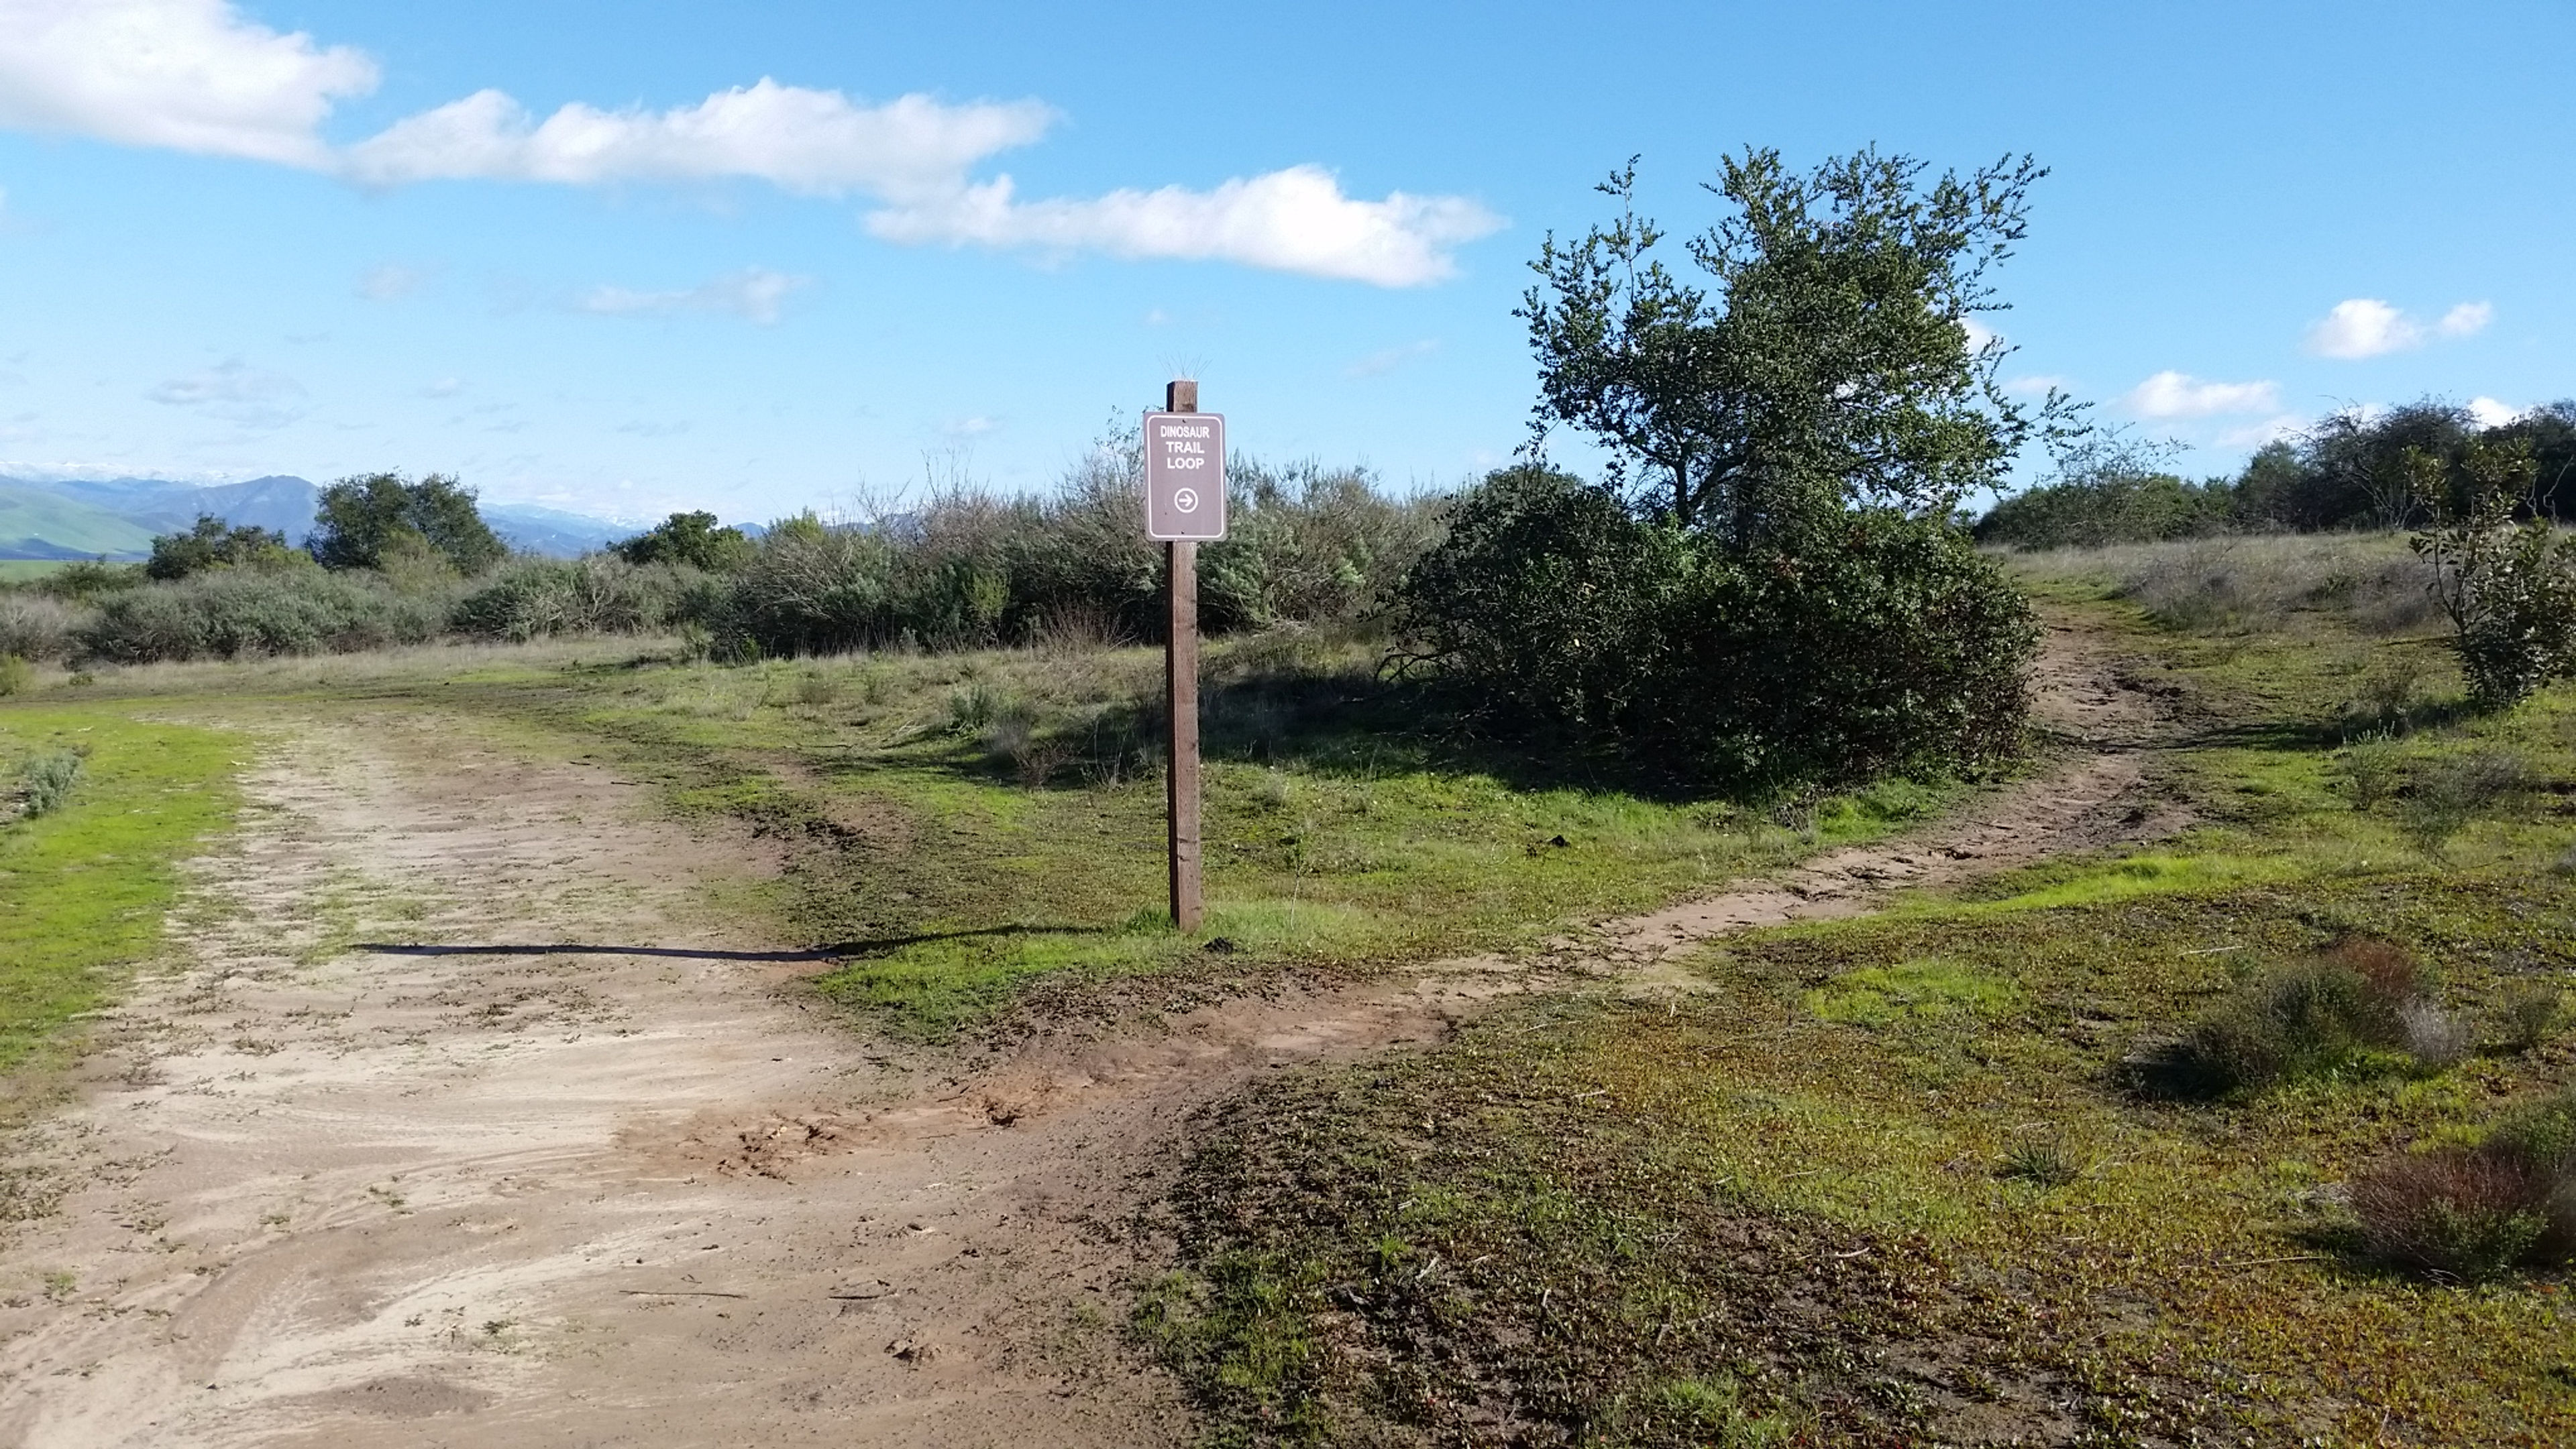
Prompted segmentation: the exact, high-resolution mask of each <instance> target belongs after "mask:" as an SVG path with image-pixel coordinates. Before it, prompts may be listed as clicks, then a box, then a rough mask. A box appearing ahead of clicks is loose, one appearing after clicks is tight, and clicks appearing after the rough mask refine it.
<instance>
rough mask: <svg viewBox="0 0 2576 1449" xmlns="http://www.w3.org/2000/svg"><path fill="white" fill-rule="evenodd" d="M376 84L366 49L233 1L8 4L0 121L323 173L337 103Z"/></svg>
mask: <svg viewBox="0 0 2576 1449" xmlns="http://www.w3.org/2000/svg"><path fill="white" fill-rule="evenodd" d="M375 86H376V64H375V62H374V61H372V60H370V59H368V58H367V57H366V56H365V55H364V54H363V53H361V52H359V51H357V50H354V49H352V48H350V47H348V46H332V47H330V48H328V49H325V48H323V47H321V46H319V45H317V44H315V42H314V40H313V37H311V36H309V35H306V34H304V33H302V32H300V31H299V32H296V33H294V34H291V35H281V34H279V33H278V32H276V31H274V30H271V29H269V28H268V27H266V26H264V25H260V24H257V23H255V22H253V21H250V20H246V19H244V18H243V17H242V16H241V15H239V14H238V13H236V12H235V11H234V10H233V8H232V6H230V5H229V4H226V3H225V0H0V125H6V126H12V127H16V128H19V129H22V130H33V131H54V132H67V133H70V134H73V135H81V136H94V137H97V138H98V139H100V140H103V141H114V142H118V143H121V144H123V145H129V146H158V147H163V148H166V149H169V150H174V151H192V152H196V153H198V154H201V155H209V156H238V157H245V158H247V159H250V160H254V161H272V162H276V163H279V164H281V165H287V166H303V167H309V168H313V169H316V170H319V169H323V168H327V167H329V166H330V165H332V164H333V157H332V154H331V149H330V147H328V146H327V145H325V144H324V143H323V142H322V140H321V138H320V135H319V127H320V126H321V124H322V121H323V120H324V118H325V117H327V116H328V115H329V114H330V113H331V107H332V106H333V104H335V103H336V102H337V101H339V100H341V99H342V98H345V97H350V96H361V95H365V94H366V93H368V92H369V91H372V90H374V89H375Z"/></svg>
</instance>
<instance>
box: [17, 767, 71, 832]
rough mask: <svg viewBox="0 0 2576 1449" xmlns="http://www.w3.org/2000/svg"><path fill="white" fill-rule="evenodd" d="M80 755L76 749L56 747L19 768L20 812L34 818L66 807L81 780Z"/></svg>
mask: <svg viewBox="0 0 2576 1449" xmlns="http://www.w3.org/2000/svg"><path fill="white" fill-rule="evenodd" d="M81 764H82V761H81V757H80V753H79V752H78V751H76V750H55V751H53V752H51V753H48V754H42V755H38V756H36V757H35V758H34V759H32V760H29V761H27V762H26V763H25V764H23V765H21V766H19V767H18V813H19V815H20V817H21V818H23V819H28V820H33V819H34V818H36V817H37V816H39V815H50V814H52V813H54V812H55V811H57V810H60V809H61V808H63V804H64V802H65V801H67V800H69V799H71V797H72V787H73V786H75V785H77V784H79V783H80V777H81Z"/></svg>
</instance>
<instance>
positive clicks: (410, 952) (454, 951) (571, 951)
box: [349, 924, 1107, 963]
mask: <svg viewBox="0 0 2576 1449" xmlns="http://www.w3.org/2000/svg"><path fill="white" fill-rule="evenodd" d="M1106 929H1107V928H1106V927H1102V926H1065V925H1052V926H1049V925H1027V924H1014V925H1008V926H981V927H977V928H976V929H973V930H968V931H925V932H922V933H920V934H918V935H910V936H876V937H870V938H868V939H865V940H857V941H835V942H832V943H830V944H828V945H822V946H809V947H806V948H804V949H802V950H784V951H726V950H719V949H716V948H714V947H703V946H613V945H601V944H599V943H596V942H587V941H555V942H533V941H529V942H505V941H483V942H437V943H430V942H398V941H358V942H354V943H352V944H351V946H350V948H349V949H350V950H353V951H372V952H375V953H376V954H377V955H380V956H671V957H679V958H681V959H684V960H691V961H775V962H791V963H792V962H824V961H843V960H849V959H852V958H855V957H861V956H875V955H881V954H883V953H885V952H887V951H896V950H901V949H902V948H904V947H906V946H920V945H925V944H927V943H929V942H932V941H959V940H965V939H968V938H970V937H976V936H1097V935H1102V934H1105V932H1106Z"/></svg>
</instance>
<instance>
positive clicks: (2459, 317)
mask: <svg viewBox="0 0 2576 1449" xmlns="http://www.w3.org/2000/svg"><path fill="white" fill-rule="evenodd" d="M2494 320H2495V307H2494V305H2493V304H2492V303H2488V302H2462V303H2461V304H2460V305H2458V306H2456V307H2454V308H2452V309H2451V310H2450V311H2448V312H2445V313H2443V314H2442V320H2441V321H2439V322H2436V323H2434V324H2433V330H2434V331H2436V332H2439V333H2441V334H2442V335H2443V336H2445V337H2467V336H2470V335H2472V334H2474V333H2478V332H2483V331H2485V330H2486V325H2487V324H2488V323H2490V322H2493V321H2494Z"/></svg>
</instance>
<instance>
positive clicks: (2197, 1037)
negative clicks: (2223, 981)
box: [2129, 940, 2454, 1097]
mask: <svg viewBox="0 0 2576 1449" xmlns="http://www.w3.org/2000/svg"><path fill="white" fill-rule="evenodd" d="M2426 1005H2428V1003H2426V1002H2424V1001H2423V999H2422V997H2421V996H2420V995H2419V992H2418V986H2417V981H2416V968H2415V962H2414V960H2413V959H2412V958H2411V957H2409V956H2407V955H2406V953H2405V952H2403V951H2401V950H2399V949H2397V948H2396V947H2394V946H2391V945H2389V944H2387V943H2386V942H2381V941H2362V940H2352V941H2344V942H2340V943H2338V944H2337V945H2335V946H2334V947H2333V948H2331V949H2330V950H2328V951H2326V952H2324V953H2323V954H2321V955H2317V956H2313V957H2310V958H2308V959H2306V960H2303V961H2296V962H2292V963H2290V964H2288V965H2286V966H2282V967H2278V968H2275V969H2273V970H2271V971H2268V972H2266V973H2264V974H2263V975H2261V976H2258V977H2256V978H2255V979H2254V980H2251V981H2248V982H2246V983H2245V984H2244V985H2242V986H2240V987H2238V988H2236V989H2235V990H2234V991H2231V992H2229V993H2228V994H2227V995H2226V996H2225V997H2224V998H2222V999H2221V1000H2220V1001H2219V1002H2218V1003H2217V1004H2216V1005H2214V1006H2212V1007H2211V1008H2210V1009H2209V1010H2208V1011H2206V1012H2204V1013H2202V1014H2201V1016H2200V1018H2199V1019H2198V1020H2196V1021H2194V1022H2193V1023H2192V1024H2191V1025H2190V1027H2189V1028H2187V1029H2186V1030H2185V1031H2184V1032H2183V1034H2182V1036H2181V1037H2180V1038H2178V1039H2176V1040H2173V1041H2168V1042H2160V1043H2155V1044H2153V1045H2151V1046H2150V1047H2149V1048H2148V1049H2147V1050H2145V1051H2144V1052H2142V1053H2141V1054H2140V1055H2138V1056H2137V1057H2135V1058H2133V1059H2132V1060H2131V1062H2130V1063H2129V1068H2130V1070H2131V1072H2132V1073H2133V1074H2134V1076H2135V1077H2136V1079H2137V1081H2138V1083H2139V1085H2141V1086H2142V1087H2145V1088H2146V1089H2147V1090H2149V1091H2151V1092H2154V1093H2156V1094H2158V1095H2163V1096H2176V1097H2224V1096H2229V1095H2232V1094H2236V1093H2243V1092H2254V1091H2260V1090H2262V1089H2263V1088H2266V1087H2270V1086H2274V1085H2277V1084H2279V1083H2282V1082H2287V1081H2294V1080H2297V1079H2299V1078H2303V1077H2314V1076H2322V1075H2325V1074H2327V1073H2330V1072H2333V1071H2335V1070H2337V1069H2339V1068H2341V1067H2343V1066H2345V1065H2346V1064H2348V1063H2350V1062H2351V1061H2352V1060H2353V1059H2354V1058H2355V1056H2357V1055H2358V1054H2360V1053H2361V1052H2362V1051H2364V1050H2366V1049H2369V1048H2374V1047H2378V1048H2387V1049H2390V1050H2405V1049H2407V1048H2409V1047H2410V1045H2415V1044H2417V1043H2416V1040H2415V1039H2417V1038H2420V1039H2421V1042H2420V1044H2421V1046H2422V1048H2423V1050H2425V1051H2426V1052H2427V1053H2429V1054H2431V1055H2435V1056H2439V1055H2446V1054H2448V1053H2449V1052H2450V1050H2451V1048H2452V1046H2453V1045H2454V1043H2453V1039H2452V1035H2451V1033H2450V1032H2449V1030H2448V1027H2449V1019H2448V1018H2447V1017H2444V1018H2442V1019H2441V1020H2440V1021H2432V1020H2429V1019H2427V1018H2426V1017H2425V1016H2424V1014H2423V1012H2422V1010H2421V1008H2422V1007H2424V1006H2426ZM2437 1014H2438V1011H2437ZM2446 1064H2447V1063H2443V1062H2429V1063H2428V1065H2446Z"/></svg>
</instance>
